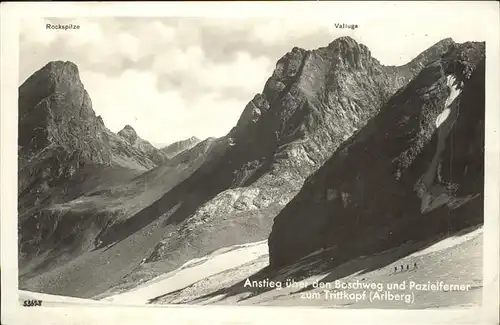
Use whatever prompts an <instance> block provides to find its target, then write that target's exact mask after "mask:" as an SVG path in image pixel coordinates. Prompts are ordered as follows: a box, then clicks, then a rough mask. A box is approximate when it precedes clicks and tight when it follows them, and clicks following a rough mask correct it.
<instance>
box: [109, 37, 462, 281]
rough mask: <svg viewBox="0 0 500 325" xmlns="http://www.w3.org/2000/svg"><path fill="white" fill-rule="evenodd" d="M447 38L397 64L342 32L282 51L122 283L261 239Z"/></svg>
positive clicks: (165, 202) (160, 207) (167, 203)
mask: <svg viewBox="0 0 500 325" xmlns="http://www.w3.org/2000/svg"><path fill="white" fill-rule="evenodd" d="M453 44H454V43H453V41H452V40H451V39H445V40H443V41H441V42H438V43H437V44H435V45H434V46H433V47H432V48H431V49H429V50H427V51H425V52H424V53H422V55H420V56H419V57H418V58H416V59H415V60H413V61H412V62H411V63H409V64H407V65H404V66H401V67H393V66H391V67H386V66H383V65H381V64H380V63H379V62H378V61H377V60H376V59H375V58H373V57H372V56H371V53H370V51H369V50H368V49H367V48H366V46H364V45H362V44H358V43H357V42H356V41H354V40H353V39H352V38H349V37H342V38H339V39H336V40H335V41H333V42H332V43H331V44H329V45H328V46H327V47H324V48H319V49H316V50H312V51H307V50H304V49H300V48H294V49H293V50H292V51H291V52H289V53H287V54H286V55H285V56H283V58H281V59H280V60H279V61H278V62H277V65H276V69H275V71H274V73H273V75H272V76H271V77H270V78H269V79H268V81H267V83H266V85H265V87H264V90H263V92H262V94H257V95H256V96H255V97H254V98H253V99H252V100H251V101H250V102H249V103H248V105H247V106H246V107H245V109H244V111H243V113H242V115H241V117H240V119H239V121H238V123H237V125H236V126H235V127H234V128H233V129H232V130H231V131H230V132H229V134H228V135H227V136H226V137H225V138H224V139H225V140H226V141H227V145H228V146H227V148H226V149H225V152H224V154H223V155H221V157H220V159H218V160H216V161H211V162H210V164H206V165H203V166H202V167H200V168H199V169H198V170H197V171H196V172H195V173H193V175H192V176H191V177H189V178H188V179H186V181H184V182H183V183H181V184H179V186H177V187H175V188H174V189H173V190H172V191H170V192H169V193H167V194H166V195H165V196H164V197H163V198H162V199H161V200H159V201H158V202H156V206H155V210H156V211H159V213H161V211H163V214H162V216H163V217H165V219H166V221H165V224H167V225H168V226H169V227H167V228H166V231H165V232H166V236H165V237H164V238H163V239H162V240H161V242H160V243H159V244H158V245H157V246H156V247H155V249H154V250H153V251H152V252H151V255H150V256H149V257H148V258H147V259H146V264H144V265H141V266H139V267H138V270H136V271H135V274H133V275H130V276H129V278H127V277H126V278H124V279H123V281H122V283H123V285H127V284H128V283H130V282H131V281H132V282H134V281H137V279H140V281H145V280H147V279H149V278H151V277H152V276H154V275H155V274H157V273H158V272H165V271H167V270H171V269H173V268H175V267H178V266H179V265H180V264H182V263H184V262H185V261H187V260H189V259H191V258H194V257H199V256H203V255H204V254H206V253H207V252H210V251H213V250H216V249H218V248H221V247H225V246H227V245H232V244H242V243H246V242H250V241H257V240H262V239H265V238H267V236H268V235H269V232H270V229H271V225H272V220H273V218H274V216H275V215H276V214H277V213H278V212H279V211H280V210H281V209H282V208H283V207H284V206H285V205H286V204H287V203H288V202H289V200H290V199H291V198H293V197H294V196H295V195H296V193H298V191H299V190H300V188H301V186H302V184H303V181H304V180H305V178H306V177H307V176H308V175H309V174H310V173H311V172H313V171H314V170H316V169H317V168H319V167H320V166H321V165H322V164H323V162H324V161H325V160H326V159H327V158H329V156H330V155H331V154H332V153H333V152H334V151H335V149H336V148H337V146H338V145H340V144H341V143H342V142H343V141H344V140H346V139H347V138H348V137H349V136H350V135H351V134H353V133H354V132H355V131H356V130H358V129H360V128H362V127H363V125H364V124H365V123H366V121H367V120H368V119H369V118H371V117H373V116H374V115H375V114H377V113H378V110H379V109H380V107H381V106H382V105H383V104H384V102H385V101H387V99H388V98H389V97H390V96H391V95H392V94H394V93H395V92H396V91H397V90H398V89H399V88H400V87H402V86H404V85H406V84H407V83H408V82H409V81H410V80H411V78H412V77H413V76H415V75H416V74H417V73H419V72H420V70H421V68H422V67H423V66H425V65H427V64H428V63H429V62H433V61H435V60H437V59H439V57H440V56H441V55H442V54H444V53H445V52H446V51H448V49H449V47H450V46H451V45H453ZM179 204H181V205H180V206H179ZM221 233H223V234H224V236H221V235H220V234H221ZM118 238H119V237H118Z"/></svg>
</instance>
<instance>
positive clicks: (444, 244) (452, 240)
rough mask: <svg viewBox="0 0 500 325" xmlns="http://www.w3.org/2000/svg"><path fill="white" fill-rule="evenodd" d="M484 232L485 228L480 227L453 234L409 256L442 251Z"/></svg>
mask: <svg viewBox="0 0 500 325" xmlns="http://www.w3.org/2000/svg"><path fill="white" fill-rule="evenodd" d="M482 233H483V228H482V227H481V228H478V229H476V230H474V231H471V232H469V233H467V234H464V235H462V236H453V237H449V238H446V239H444V240H442V241H440V242H438V243H436V244H434V245H432V246H429V247H427V248H425V249H423V250H421V251H418V252H416V253H413V254H411V255H409V256H408V257H417V256H422V255H427V254H430V253H434V252H439V251H442V250H445V249H447V248H451V247H453V246H457V245H460V244H462V243H465V242H466V241H469V240H471V239H474V238H476V237H477V236H479V235H481V234H482Z"/></svg>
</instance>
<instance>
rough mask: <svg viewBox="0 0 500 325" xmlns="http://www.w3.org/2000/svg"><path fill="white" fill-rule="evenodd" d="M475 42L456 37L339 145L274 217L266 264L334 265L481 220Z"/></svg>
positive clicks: (480, 53) (478, 52) (481, 73)
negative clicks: (320, 258) (332, 253)
mask: <svg viewBox="0 0 500 325" xmlns="http://www.w3.org/2000/svg"><path fill="white" fill-rule="evenodd" d="M484 54H485V49H484V43H479V42H469V43H464V44H456V45H453V46H451V47H450V49H449V51H448V52H447V53H446V54H445V55H444V56H443V57H442V58H441V59H439V60H437V61H435V62H433V63H431V64H429V65H428V66H427V67H425V68H424V69H423V70H422V71H421V72H420V73H419V74H418V76H417V77H416V78H415V79H414V80H413V81H411V82H410V83H409V84H408V85H407V86H406V87H404V88H403V89H402V90H401V91H399V92H398V93H397V94H396V95H395V96H394V97H392V98H391V99H390V100H389V102H388V103H386V105H385V106H384V107H383V108H382V109H381V111H380V113H379V114H378V115H377V116H376V117H374V118H373V119H371V120H370V121H369V122H368V124H367V125H366V126H365V127H364V128H363V129H361V130H360V131H359V132H357V133H356V134H355V135H353V136H352V137H351V138H350V139H349V140H347V141H346V142H345V143H343V144H342V145H341V146H340V147H339V148H338V149H337V151H336V152H335V154H334V155H333V156H332V157H331V158H330V159H329V160H328V161H327V162H326V163H325V164H324V165H323V166H322V167H321V168H320V169H319V170H318V171H317V172H315V173H314V174H313V175H312V176H310V177H309V178H308V179H307V181H306V182H305V184H304V186H303V188H302V189H301V191H300V193H299V194H298V195H297V196H296V197H295V198H294V199H293V200H292V201H291V202H290V203H289V204H288V205H287V206H286V207H285V208H284V209H283V210H282V211H281V212H280V214H279V215H278V216H277V217H276V218H275V220H274V225H273V228H272V232H271V235H270V237H269V253H270V265H271V267H273V268H279V267H282V266H285V265H288V264H290V263H293V262H295V261H297V260H298V259H300V258H301V257H303V256H305V255H307V254H309V253H311V252H313V251H315V250H317V249H321V248H327V247H335V249H336V250H337V251H338V254H337V255H336V258H337V260H338V261H339V263H340V262H341V261H343V260H346V259H351V258H354V257H356V256H359V255H370V254H373V253H376V252H379V251H382V250H384V249H389V248H393V247H397V246H398V245H401V244H402V243H404V242H405V241H409V240H422V239H426V238H429V237H431V236H433V235H437V234H440V233H454V232H456V231H458V230H460V229H463V228H465V227H469V226H471V225H477V224H481V223H482V222H483V205H482V204H483V203H482V202H483V201H482V200H483V197H482V196H483V184H484V183H483V178H484V174H483V173H484V167H483V163H484V114H485V106H484V105H485V104H484V94H485V65H484V62H485V61H484Z"/></svg>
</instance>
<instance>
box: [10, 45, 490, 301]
mask: <svg viewBox="0 0 500 325" xmlns="http://www.w3.org/2000/svg"><path fill="white" fill-rule="evenodd" d="M482 58H484V45H483V44H481V43H464V44H457V43H455V42H454V41H453V40H451V39H444V40H442V41H440V42H438V43H436V44H434V45H433V46H431V47H430V48H429V49H427V50H426V51H424V52H422V53H421V54H420V55H418V56H417V57H416V58H415V59H414V60H412V61H411V62H409V63H407V64H405V65H403V66H384V65H382V64H381V63H380V62H379V61H378V60H377V59H376V58H374V57H372V54H371V52H370V50H369V49H368V48H367V47H366V46H364V45H363V44H359V43H357V42H356V41H355V40H354V39H352V38H350V37H341V38H338V39H335V40H333V41H332V42H331V43H330V44H328V45H327V46H325V47H321V48H318V49H314V50H305V49H301V48H298V47H295V48H293V49H292V50H291V51H290V52H289V53H286V54H285V55H284V56H283V57H282V58H281V59H279V60H278V62H277V63H276V67H275V69H274V71H273V73H272V75H271V76H270V77H269V79H268V80H267V82H266V84H265V85H264V87H263V90H262V92H261V93H259V94H256V95H255V96H254V97H253V98H252V99H251V100H250V101H249V102H248V104H247V105H246V106H245V107H244V108H243V109H242V114H241V116H240V118H239V120H238V121H237V123H236V125H235V126H234V128H233V129H231V130H230V132H229V133H228V134H227V135H226V136H223V137H221V138H209V139H206V140H204V141H199V139H196V138H191V139H188V140H186V141H181V142H179V143H175V144H172V145H170V146H167V147H166V148H163V149H161V153H158V152H157V151H155V150H153V149H152V146H150V145H149V143H148V142H146V141H145V140H142V139H140V138H139V137H138V135H137V134H136V132H135V131H134V130H133V128H132V127H130V126H126V127H125V128H124V129H123V130H122V131H120V132H119V133H118V134H113V133H112V132H110V131H109V130H107V129H106V128H105V127H104V124H103V123H102V120H100V119H99V118H96V117H95V114H94V113H93V111H92V109H91V104H90V99H89V96H88V94H86V92H85V91H84V89H83V86H82V85H81V82H80V81H79V78H78V77H77V68H76V66H74V65H73V64H70V63H64V62H59V63H50V64H49V65H48V66H47V67H45V68H43V69H42V70H40V71H42V72H40V71H39V72H36V73H35V74H34V75H33V76H32V77H31V78H30V79H28V80H27V81H26V82H25V84H23V85H22V86H21V88H20V134H21V133H23V135H22V137H21V135H20V141H19V145H20V155H19V156H20V158H19V159H20V162H21V163H20V168H21V169H20V183H21V184H22V186H20V188H21V187H22V188H23V189H25V190H24V191H20V194H19V200H20V206H23V209H24V210H25V212H23V213H24V214H23V216H22V217H20V220H25V221H24V222H21V223H20V243H21V244H20V250H21V254H20V256H21V263H20V265H21V266H20V271H21V279H20V285H21V287H23V288H26V289H29V290H36V291H42V292H47V293H54V294H65V295H72V296H79V297H95V296H96V295H102V294H104V293H106V294H112V293H114V292H118V291H122V290H127V289H131V288H134V287H136V286H137V285H138V284H140V283H142V282H144V281H147V280H149V279H151V278H153V277H155V276H157V275H160V274H162V273H165V272H168V271H171V270H173V269H176V268H178V267H180V266H181V265H183V264H184V263H185V262H187V261H189V260H191V259H194V258H198V257H201V256H204V255H206V254H207V253H211V252H213V251H215V250H217V249H219V248H223V247H228V246H231V245H236V244H243V243H248V242H253V241H260V240H264V239H267V238H268V237H269V253H270V263H271V267H274V268H279V267H281V266H284V265H287V264H291V263H293V262H294V261H296V260H297V259H300V258H301V257H302V256H304V255H307V254H309V253H311V252H313V251H315V250H317V249H321V248H326V247H336V246H339V247H342V248H344V247H349V248H350V249H349V252H354V253H351V254H355V253H361V252H367V253H369V252H376V251H378V250H380V249H384V248H385V247H389V246H391V245H397V244H398V243H400V242H402V241H403V240H404V238H410V237H412V236H413V237H415V238H417V237H425V236H427V235H429V236H430V235H432V234H434V233H436V232H438V231H441V230H443V229H445V226H444V225H445V224H446V225H448V221H450V223H449V225H450V226H449V227H448V228H446V229H452V230H453V229H459V228H461V227H463V226H465V225H466V224H470V223H477V222H481V220H482V219H481V218H482V213H479V212H480V211H479V210H477V209H479V205H478V204H479V203H478V202H480V199H478V197H480V195H481V194H480V188H481V186H480V181H478V179H480V178H479V173H482V165H481V164H482V161H481V162H480V163H479V162H478V161H479V160H478V159H477V157H482V156H481V155H484V153H483V152H482V151H481V150H482V148H483V147H482V146H481V145H480V144H481V143H482V142H481V141H484V130H483V129H482V126H481V123H483V122H482V121H484V111H482V107H484V103H483V104H482V106H481V103H478V104H477V105H476V106H474V105H473V104H472V102H473V100H472V98H481V89H482V91H483V92H482V94H483V96H484V77H483V79H481V69H484V61H482V60H483V59H482ZM481 62H483V63H481ZM56 68H57V69H56ZM58 71H64V72H58ZM481 82H482V84H481ZM47 85H53V86H50V87H48V86H47ZM481 87H483V88H481ZM47 98H48V99H47ZM41 102H43V103H42V104H40V103H41ZM21 103H23V104H22V105H21ZM473 107H476V109H474V108H473ZM49 112H50V114H49ZM481 114H483V115H481ZM33 116H34V117H33ZM40 116H42V117H43V118H42V119H40ZM58 116H60V117H58ZM71 116H73V118H71ZM35 117H36V118H35ZM57 118H59V119H60V120H57V121H56V119H57ZM70 120H71V121H73V122H72V123H75V124H77V126H75V127H71V128H68V127H67V125H68V124H64V123H69V122H68V121H70ZM40 121H42V122H40ZM60 121H64V123H63V124H61V123H60ZM37 123H38V124H37ZM35 124H36V125H35ZM34 130H36V131H34ZM481 132H483V133H481ZM466 134H474V136H473V137H467V136H465V135H466ZM32 139H34V140H32ZM152 153H154V154H152ZM474 156H475V158H474V159H473V157H474ZM160 158H161V159H160ZM164 159H166V160H164ZM49 161H50V163H48V162H49ZM54 161H56V162H58V163H57V164H55V163H54ZM72 162H75V165H71V163H72ZM76 162H77V163H78V164H76ZM80 162H81V163H80ZM27 166H30V167H29V168H28V167H27ZM39 166H40V167H39ZM42 166H43V168H42ZM54 166H62V167H61V168H62V169H61V168H59V167H57V168H56V169H54ZM69 166H75V168H76V166H78V168H79V169H78V170H85V171H86V173H83V174H82V173H77V174H78V175H79V177H80V178H78V179H77V178H71V177H69V178H67V179H65V181H64V182H59V181H58V182H55V181H52V183H50V186H48V185H44V186H46V187H47V186H48V188H51V191H53V193H54V194H53V195H52V197H53V199H52V200H51V201H44V200H43V198H42V199H40V197H39V196H36V195H35V194H32V196H31V200H32V201H33V202H34V201H35V200H38V201H37V202H38V203H37V204H41V202H45V203H43V206H44V207H45V208H44V210H40V209H38V210H37V208H35V209H32V208H28V206H31V205H28V204H27V202H29V200H28V199H27V197H30V196H29V195H28V194H27V193H39V192H33V191H34V190H35V189H37V187H36V186H38V188H40V186H41V185H36V186H35V185H33V184H42V183H41V181H39V179H42V180H53V179H59V178H57V177H59V175H60V174H61V172H59V171H60V170H65V169H64V168H70V167H69ZM82 166H87V167H86V168H84V169H82V168H83V167H82ZM34 168H38V169H34ZM44 168H46V169H44ZM111 168H114V170H115V174H113V173H112V171H111V170H112V169H111ZM103 171H105V172H103ZM124 171H125V172H124ZM42 175H43V176H42ZM104 175H107V176H104ZM112 175H128V176H127V177H122V178H121V180H120V181H118V180H117V179H115V178H117V177H116V176H114V177H113V176H112ZM70 179H73V183H68V182H69V180H70ZM108 179H112V180H109V181H108ZM37 182H38V183H37ZM70 184H84V185H85V190H84V189H83V188H81V189H80V190H78V191H73V192H72V194H71V195H66V196H64V197H63V196H62V195H61V193H63V192H64V191H65V190H64V189H68V188H72V187H71V186H73V187H74V185H71V186H70ZM82 186H83V185H78V186H77V188H80V187H82ZM26 189H28V190H26ZM29 191H32V192H29ZM478 193H479V194H478ZM478 195H479V196H478ZM37 211H39V212H40V213H39V212H37ZM443 211H444V212H446V215H456V216H457V217H452V218H443V217H442V215H444V214H443V213H444V212H443ZM464 211H469V212H471V211H472V212H473V214H474V216H476V217H477V218H476V219H474V218H469V217H467V215H468V214H467V213H466V212H464ZM469 214H470V213H469ZM275 217H276V218H275ZM420 223H425V224H427V225H428V227H427V228H425V229H421V230H418V231H417V230H415V229H417V228H416V227H415V225H416V224H420ZM40 227H42V228H43V229H41V230H40ZM418 229H420V228H418ZM54 234H56V236H54ZM356 243H359V246H360V248H359V249H357V248H356V249H355V250H354V249H351V246H352V247H355V244H356ZM356 247H357V246H356ZM363 247H364V248H363ZM363 249H364V251H363ZM90 269H92V270H93V271H94V272H93V273H92V276H89V275H88V273H89V270H90Z"/></svg>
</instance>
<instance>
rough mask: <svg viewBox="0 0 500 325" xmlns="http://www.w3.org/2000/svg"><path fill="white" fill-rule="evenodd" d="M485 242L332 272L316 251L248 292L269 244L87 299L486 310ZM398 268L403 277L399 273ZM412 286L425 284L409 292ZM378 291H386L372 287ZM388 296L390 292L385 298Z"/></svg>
mask: <svg viewBox="0 0 500 325" xmlns="http://www.w3.org/2000/svg"><path fill="white" fill-rule="evenodd" d="M482 239H483V231H482V227H481V228H476V229H468V230H466V231H464V232H463V233H461V234H457V235H455V236H452V237H448V238H442V239H441V240H436V241H434V242H433V243H432V244H429V245H426V246H423V245H422V243H408V244H405V245H403V246H400V247H398V248H396V249H393V250H390V251H386V252H383V253H380V254H377V255H374V256H370V257H359V258H357V259H354V260H351V261H349V262H347V263H344V264H341V265H340V266H337V267H335V268H332V269H328V267H326V268H325V265H327V264H328V263H330V262H331V260H332V258H325V257H324V256H323V255H322V254H323V253H324V252H318V253H317V254H312V255H310V256H309V257H306V258H304V259H303V260H301V261H300V262H299V263H297V264H296V265H294V266H293V267H290V268H288V269H286V270H283V272H281V273H280V274H275V276H274V277H273V276H270V277H269V281H275V283H276V282H280V283H281V284H282V288H281V289H279V288H272V289H271V288H266V287H264V288H262V287H261V288H256V287H255V286H253V287H252V286H249V285H248V284H249V283H248V282H247V283H246V284H245V282H246V279H247V278H249V277H251V278H252V279H253V277H252V276H253V275H255V274H258V272H261V271H262V270H263V269H264V268H266V266H267V265H268V258H269V257H268V254H267V249H268V247H267V242H266V241H261V242H256V243H250V244H246V245H237V246H233V247H228V248H224V249H220V250H218V251H216V252H214V253H212V254H210V255H208V256H206V257H203V258H199V259H195V260H192V261H190V262H188V263H185V264H184V265H183V266H182V267H181V268H179V269H177V270H175V271H173V272H169V273H167V274H165V275H162V276H160V277H157V278H155V279H153V280H151V281H148V282H146V283H144V284H141V285H140V286H138V287H137V288H135V289H133V290H129V291H126V292H122V293H120V294H115V295H112V296H107V297H101V299H100V300H98V301H96V300H88V301H89V302H92V303H104V304H120V305H122V304H123V305H137V304H139V305H147V304H153V305H157V304H200V305H210V304H216V305H271V306H311V307H312V306H314V307H323V308H328V307H334V308H396V309H398V308H404V309H416V308H418V309H420V308H442V307H472V306H478V305H481V300H482ZM416 248H418V249H416ZM318 263H320V264H322V267H321V266H320V264H318ZM415 263H416V264H417V267H416V268H415ZM401 265H403V271H401V270H400V268H401ZM407 265H408V268H409V269H408V270H406V267H407ZM395 267H396V268H397V272H395ZM318 270H321V271H319V272H318ZM299 273H301V274H303V275H304V276H302V278H301V280H300V281H299V280H296V282H295V285H294V286H289V287H286V283H287V279H289V276H290V275H291V274H299ZM429 282H430V283H432V284H435V283H436V282H438V285H439V282H442V284H446V285H461V286H462V288H458V287H457V288H455V289H465V290H459V291H453V290H443V288H441V290H437V291H432V290H431V289H432V288H431V286H430V285H429ZM341 283H343V284H345V285H346V284H347V283H351V284H355V285H358V286H362V288H354V289H347V290H344V289H342V288H337V289H336V284H337V285H338V284H341ZM403 283H404V284H405V286H406V287H405V288H403V287H400V288H399V289H395V288H388V285H389V286H390V285H391V284H397V285H402V284H403ZM411 283H414V284H419V285H421V286H420V287H419V288H409V286H410V284H411ZM299 286H300V287H299ZM314 286H318V287H314ZM366 286H374V287H373V288H372V287H370V288H367V287H366ZM377 286H381V287H379V288H375V287H377ZM320 287H321V288H320ZM388 289H391V290H388ZM418 289H420V290H418ZM344 291H345V294H344ZM387 291H388V292H389V293H390V294H389V293H384V292H387ZM363 292H364V294H365V295H363ZM376 292H378V294H376ZM28 294H29V295H30V296H35V297H36V296H37V295H38V294H37V293H27V292H23V295H24V296H26V295H28ZM53 297H55V298H50V297H49V296H46V297H44V298H43V299H44V301H46V302H48V303H49V304H50V302H49V301H53V302H54V303H56V304H57V303H61V301H62V300H61V299H64V297H62V298H61V297H60V298H57V296H53ZM391 297H392V298H391ZM396 297H398V298H396ZM95 298H96V299H97V298H99V297H95ZM377 298H378V299H377ZM382 298H385V299H382ZM387 299H389V300H387ZM405 299H408V300H406V301H405ZM83 301H84V300H82V302H83ZM68 302H69V301H68ZM75 303H76V302H75Z"/></svg>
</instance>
